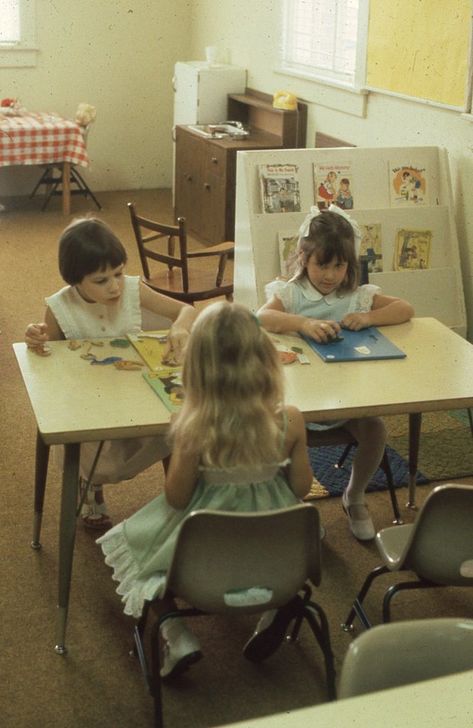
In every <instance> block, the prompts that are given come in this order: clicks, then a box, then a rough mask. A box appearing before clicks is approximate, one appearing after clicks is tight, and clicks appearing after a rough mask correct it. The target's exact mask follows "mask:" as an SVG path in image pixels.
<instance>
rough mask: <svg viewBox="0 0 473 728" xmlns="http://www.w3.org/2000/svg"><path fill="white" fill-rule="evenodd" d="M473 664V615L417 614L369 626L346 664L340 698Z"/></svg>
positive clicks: (341, 680)
mask: <svg viewBox="0 0 473 728" xmlns="http://www.w3.org/2000/svg"><path fill="white" fill-rule="evenodd" d="M471 669H473V620H470V619H457V618H455V619H417V620H415V621H412V622H390V623H389V624H380V625H378V626H377V627H373V628H372V629H369V630H367V631H366V632H363V634H361V635H360V636H359V637H357V638H356V639H355V640H354V641H353V642H352V643H351V644H350V646H349V648H348V652H347V654H346V655H345V659H344V661H343V665H342V671H341V675H340V684H339V690H338V697H339V698H350V697H353V696H355V695H362V694H363V693H371V692H374V691H376V690H385V689H387V688H392V687H397V686H399V685H408V684H409V683H412V682H419V681H421V680H429V679H432V678H435V677H442V676H443V675H449V674H451V673H455V672H461V671H463V670H471Z"/></svg>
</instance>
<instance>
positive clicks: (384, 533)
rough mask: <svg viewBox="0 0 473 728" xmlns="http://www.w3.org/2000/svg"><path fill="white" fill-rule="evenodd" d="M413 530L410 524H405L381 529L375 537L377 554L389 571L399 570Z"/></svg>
mask: <svg viewBox="0 0 473 728" xmlns="http://www.w3.org/2000/svg"><path fill="white" fill-rule="evenodd" d="M413 528H414V526H413V524H412V523H405V524H403V525H402V526H395V527H394V526H393V527H391V528H383V529H382V530H381V531H380V532H379V533H378V534H377V535H376V545H377V547H378V551H379V554H380V556H381V558H382V559H383V561H384V563H385V564H386V566H387V567H388V569H389V570H390V571H397V570H398V569H399V565H400V563H401V561H402V559H403V558H404V552H405V550H406V545H407V542H408V540H409V537H410V535H411V533H412V529H413Z"/></svg>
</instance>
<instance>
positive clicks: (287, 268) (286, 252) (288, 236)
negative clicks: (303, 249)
mask: <svg viewBox="0 0 473 728" xmlns="http://www.w3.org/2000/svg"><path fill="white" fill-rule="evenodd" d="M298 240H299V238H298V235H297V234H296V235H294V234H292V233H284V232H280V233H278V241H279V262H280V265H281V277H282V278H287V279H289V278H291V277H292V276H293V275H294V273H295V272H296V268H297V243H298Z"/></svg>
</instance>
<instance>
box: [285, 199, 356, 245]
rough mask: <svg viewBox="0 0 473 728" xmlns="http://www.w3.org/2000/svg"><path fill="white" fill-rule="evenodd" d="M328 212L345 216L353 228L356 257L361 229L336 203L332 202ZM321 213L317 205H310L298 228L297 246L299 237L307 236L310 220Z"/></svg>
mask: <svg viewBox="0 0 473 728" xmlns="http://www.w3.org/2000/svg"><path fill="white" fill-rule="evenodd" d="M328 212H334V213H335V214H337V215H341V216H342V217H344V218H345V220H347V221H348V222H349V223H350V225H351V226H352V228H353V235H354V238H355V253H356V256H357V257H358V256H359V254H360V246H361V230H360V228H359V225H358V223H357V222H356V220H353V219H352V218H351V217H350V215H349V214H348V212H346V210H342V208H341V207H338V205H333V204H332V205H330V207H329V208H328ZM322 214H323V213H322V212H321V210H319V208H318V207H317V205H312V207H311V208H310V211H309V213H308V214H307V215H306V216H305V219H304V222H303V223H302V225H301V226H300V228H299V233H298V236H299V241H298V247H299V245H300V241H301V239H302V238H306V237H307V236H308V234H309V230H310V223H311V222H312V220H313V219H314V217H318V216H319V215H322Z"/></svg>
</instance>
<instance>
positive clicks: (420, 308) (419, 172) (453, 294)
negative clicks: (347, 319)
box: [234, 147, 466, 336]
mask: <svg viewBox="0 0 473 728" xmlns="http://www.w3.org/2000/svg"><path fill="white" fill-rule="evenodd" d="M276 165H279V166H280V169H283V168H285V169H286V170H289V172H290V174H286V181H285V180H284V179H283V175H282V174H280V175H279V176H280V177H281V179H282V181H285V188H284V190H283V192H285V193H286V195H287V189H288V188H289V187H290V190H291V191H292V192H291V204H285V205H281V204H280V203H279V199H281V194H279V199H278V203H279V204H278V205H276V204H275V203H272V204H271V200H270V195H269V193H268V190H270V192H271V193H273V190H275V189H276V185H275V184H274V185H272V186H269V184H268V183H267V182H266V183H263V181H265V180H267V179H268V178H270V177H271V172H273V170H275V169H276V171H277V167H276ZM273 176H274V177H277V175H276V174H274V172H273ZM287 180H289V182H290V185H289V184H288V181H287ZM280 186H281V185H280ZM295 189H296V190H297V196H296V194H295V193H294V192H293V190H295ZM276 192H279V190H277V191H276ZM294 202H297V204H296V205H295V204H294ZM331 202H333V203H335V204H338V205H339V206H340V207H342V208H344V209H346V210H348V212H349V214H350V215H351V216H352V217H353V219H355V220H356V221H357V222H358V224H359V225H360V227H361V230H362V235H363V241H362V254H363V257H364V259H365V260H367V263H368V271H369V280H370V282H371V283H375V284H376V285H379V286H380V288H381V289H382V292H383V293H385V294H386V295H391V296H400V297H401V298H406V299H407V300H409V301H410V302H411V303H412V305H413V306H414V308H415V312H416V316H432V317H434V318H437V319H438V320H439V321H441V322H442V323H444V324H446V325H447V326H449V327H450V328H452V329H453V330H454V331H456V332H457V333H459V334H460V335H461V336H465V335H466V312H465V302H464V294H463V282H462V275H461V267H460V256H459V249H458V239H457V233H456V228H455V221H454V217H453V205H452V192H451V183H450V171H449V165H448V158H447V152H446V150H445V149H443V148H440V147H378V148H362V147H347V148H314V149H282V150H276V149H273V150H265V151H241V152H240V151H239V152H238V154H237V195H236V225H235V289H234V298H235V300H236V301H239V302H241V303H244V304H246V305H248V306H249V307H250V308H251V309H252V310H257V309H258V308H259V307H260V306H261V305H262V304H263V303H264V301H265V294H264V287H265V285H266V284H267V283H269V282H270V281H271V280H274V279H275V278H276V277H278V276H281V274H282V273H283V274H284V271H281V260H282V257H283V256H282V252H281V248H280V246H281V244H282V243H281V241H283V242H284V244H285V245H286V247H287V241H288V240H290V238H291V236H294V235H296V234H297V231H298V229H299V226H300V225H301V223H302V221H303V220H304V218H305V216H306V214H307V212H308V211H309V209H310V207H311V206H313V205H316V204H317V205H318V206H319V207H326V206H328V205H329V204H330V203H331ZM299 205H300V211H298V206H299Z"/></svg>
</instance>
